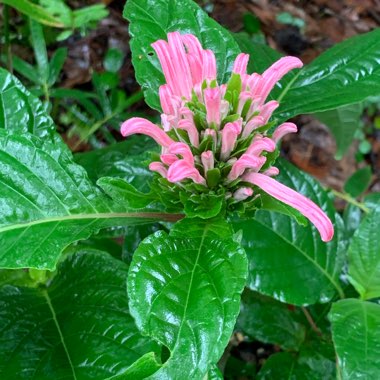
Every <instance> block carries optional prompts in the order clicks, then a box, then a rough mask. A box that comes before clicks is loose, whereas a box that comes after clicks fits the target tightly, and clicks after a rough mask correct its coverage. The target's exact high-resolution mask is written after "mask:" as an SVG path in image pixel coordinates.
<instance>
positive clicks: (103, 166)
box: [74, 136, 157, 192]
mask: <svg viewBox="0 0 380 380" xmlns="http://www.w3.org/2000/svg"><path fill="white" fill-rule="evenodd" d="M153 151H157V144H155V143H154V142H153V140H151V139H149V138H145V137H143V136H132V137H130V138H128V139H127V140H125V141H123V142H121V143H117V144H114V145H111V146H109V147H106V148H103V149H96V150H93V151H91V152H86V153H78V154H76V155H75V156H74V159H75V161H76V162H77V163H78V164H80V165H82V166H83V167H84V168H85V169H86V171H87V173H88V175H89V177H90V179H92V180H93V182H94V183H95V182H96V181H97V180H98V179H99V178H101V177H106V176H107V177H119V178H123V179H125V180H126V181H128V182H129V183H130V184H131V185H132V186H134V187H136V188H137V189H139V190H140V191H144V192H148V191H149V183H150V181H151V180H152V177H153V175H152V172H151V171H150V170H149V169H148V161H149V160H150V152H153Z"/></svg>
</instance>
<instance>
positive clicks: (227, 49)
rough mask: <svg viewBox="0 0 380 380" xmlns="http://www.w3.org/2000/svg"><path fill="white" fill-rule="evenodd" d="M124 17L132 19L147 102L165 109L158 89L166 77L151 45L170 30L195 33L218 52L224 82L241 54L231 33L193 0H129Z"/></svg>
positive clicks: (134, 46) (136, 57)
mask: <svg viewBox="0 0 380 380" xmlns="http://www.w3.org/2000/svg"><path fill="white" fill-rule="evenodd" d="M124 17H125V18H127V19H128V20H129V21H130V24H129V32H130V34H131V36H132V39H131V42H130V44H131V50H132V62H133V66H134V68H135V73H136V79H137V81H138V82H139V83H140V85H141V87H142V89H143V90H144V94H145V100H146V102H147V103H148V104H149V106H150V107H152V108H154V109H157V110H160V109H161V107H160V102H159V98H158V88H159V86H160V85H162V84H163V83H164V77H163V75H162V72H161V68H160V65H159V62H158V59H157V56H156V54H155V53H154V50H153V48H152V47H151V44H152V43H153V42H155V41H157V40H159V39H164V40H166V39H167V33H169V32H174V31H179V32H181V33H192V34H194V35H195V36H196V37H198V39H199V41H201V43H202V46H203V47H204V48H206V49H210V50H212V51H213V52H214V53H215V56H216V62H217V66H218V80H219V81H220V83H224V82H226V81H227V78H228V77H229V74H230V70H231V68H232V67H231V66H232V61H233V60H234V59H235V57H236V56H237V54H239V53H240V51H239V47H238V46H237V44H236V42H235V41H234V39H233V38H232V36H231V35H230V33H229V32H228V31H227V30H225V29H223V28H222V27H221V26H220V25H219V24H218V23H217V22H216V21H214V20H212V19H211V18H209V17H208V16H207V14H206V13H205V12H204V11H203V10H202V9H201V8H200V7H199V6H198V5H197V4H195V3H194V2H193V1H191V0H181V1H179V0H174V1H172V0H156V1H154V2H151V1H150V0H129V1H128V2H127V4H126V6H125V9H124Z"/></svg>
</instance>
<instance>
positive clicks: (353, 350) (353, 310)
mask: <svg viewBox="0 0 380 380" xmlns="http://www.w3.org/2000/svg"><path fill="white" fill-rule="evenodd" d="M330 320H331V323H332V333H333V340H334V344H335V349H336V352H337V354H338V360H339V367H340V371H341V377H340V378H341V379H343V380H348V379H349V380H355V379H377V378H378V377H379V368H380V361H379V358H380V305H378V304H375V303H371V302H366V301H361V300H357V299H346V300H343V301H339V302H337V303H334V304H333V306H332V308H331V312H330Z"/></svg>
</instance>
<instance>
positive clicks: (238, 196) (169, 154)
mask: <svg viewBox="0 0 380 380" xmlns="http://www.w3.org/2000/svg"><path fill="white" fill-rule="evenodd" d="M152 46H153V48H154V50H155V52H156V54H157V56H158V60H159V62H160V64H161V67H162V71H163V74H164V77H165V81H166V83H165V84H163V85H162V86H161V87H160V89H159V97H160V103H161V108H162V111H163V113H162V114H161V124H162V128H159V127H158V126H157V125H154V124H153V123H151V122H150V121H148V120H145V119H141V118H132V119H130V120H128V121H126V122H124V123H123V124H122V126H121V133H122V135H123V136H129V135H131V134H134V133H142V134H145V135H147V136H150V137H151V138H153V139H154V140H155V141H156V142H157V143H158V144H159V145H161V147H162V149H161V155H160V161H159V162H152V163H151V164H150V165H149V168H150V169H151V170H152V171H156V172H157V173H159V174H160V175H161V176H162V177H164V178H165V179H166V180H167V181H168V182H171V183H175V184H176V185H175V186H178V188H179V189H180V191H181V192H182V193H183V192H185V193H188V195H189V196H191V195H192V194H193V193H194V192H197V191H198V190H199V192H200V193H202V194H207V191H212V192H213V193H216V194H222V195H223V196H224V198H225V202H226V207H225V208H224V209H227V210H229V207H232V209H234V207H236V202H244V201H245V200H246V199H247V198H249V197H251V196H252V195H253V193H254V189H255V187H259V188H261V190H263V191H264V192H266V193H268V194H269V195H270V196H272V197H274V198H276V199H278V200H280V201H282V202H284V203H286V204H288V205H290V206H292V207H294V208H295V209H297V210H298V211H300V212H301V213H302V214H304V215H305V216H306V217H307V218H308V219H309V220H310V221H311V222H312V223H314V224H315V226H316V227H317V229H318V230H319V231H320V233H321V236H322V239H323V240H324V241H328V240H330V239H331V238H332V236H333V227H332V224H331V222H330V220H329V219H328V217H327V216H326V215H325V214H324V213H323V211H322V210H321V209H319V208H318V206H316V205H315V204H314V203H313V202H312V201H310V200H308V199H307V198H305V197H304V196H303V195H301V194H298V193H297V192H295V191H294V190H292V189H289V188H287V187H286V186H284V185H281V184H280V183H278V182H277V181H275V180H274V179H272V178H271V177H272V176H275V175H277V174H278V169H277V168H276V167H274V166H271V165H272V164H273V159H274V157H275V156H276V155H275V154H270V153H271V152H275V151H276V149H277V148H276V144H277V143H278V141H279V140H280V139H281V138H282V137H283V136H284V135H286V134H287V133H292V132H296V131H297V127H296V125H295V124H293V123H289V122H288V123H283V124H281V125H280V126H279V127H277V129H276V130H275V132H274V133H273V134H271V133H270V132H268V129H269V125H267V124H268V123H269V122H270V120H271V118H272V115H273V112H274V111H275V110H276V108H277V107H278V106H279V103H278V102H277V101H275V100H270V101H266V99H267V97H268V95H269V93H270V91H271V90H272V89H273V87H274V86H275V85H276V83H277V82H278V81H279V80H280V79H281V78H282V77H283V76H284V75H286V74H287V73H288V72H289V71H290V70H292V69H294V68H300V67H302V62H301V61H300V60H299V59H298V58H295V57H284V58H281V59H280V60H278V61H277V62H275V63H274V64H273V65H272V66H271V67H269V68H268V69H267V70H265V72H264V73H263V74H262V75H260V74H257V73H253V74H247V67H248V61H249V56H248V55H247V54H244V53H242V54H239V55H238V56H237V57H236V60H235V62H234V65H233V69H232V72H233V74H232V78H233V81H231V82H228V83H222V84H219V83H217V80H216V78H217V72H216V60H215V55H214V53H213V52H212V51H210V50H207V49H203V47H202V45H201V44H200V42H199V41H198V39H197V38H196V37H195V36H193V35H191V34H185V35H181V34H180V33H178V32H173V33H169V34H168V41H163V40H159V41H156V42H155V43H153V44H152ZM239 81H240V82H241V83H239ZM238 91H240V93H239V92H238ZM212 169H215V170H214V172H213V175H211V173H210V174H209V175H207V172H208V171H210V170H212ZM206 177H207V180H208V183H207V181H206V179H205V178H206ZM191 182H193V183H196V184H199V185H202V186H204V189H203V190H202V189H201V188H198V187H194V186H190V187H189V186H188V185H189V183H191ZM247 184H248V185H247ZM160 186H161V187H162V188H165V186H168V189H170V191H171V194H175V192H173V191H172V190H173V189H172V188H173V185H170V186H169V184H168V183H167V182H165V180H162V181H161V185H160ZM208 186H210V187H212V189H210V190H208ZM259 196H260V193H258V194H257V195H256V197H259ZM179 200H180V201H182V198H181V197H179ZM248 207H249V206H248Z"/></svg>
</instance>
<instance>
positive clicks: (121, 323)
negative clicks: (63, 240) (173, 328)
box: [0, 250, 159, 380]
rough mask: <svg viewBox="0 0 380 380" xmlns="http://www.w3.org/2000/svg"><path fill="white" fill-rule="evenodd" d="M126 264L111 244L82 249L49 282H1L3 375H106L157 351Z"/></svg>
mask: <svg viewBox="0 0 380 380" xmlns="http://www.w3.org/2000/svg"><path fill="white" fill-rule="evenodd" d="M127 270H128V266H127V265H126V264H124V263H123V262H121V261H119V260H116V259H114V258H112V257H111V256H110V255H108V254H107V253H105V252H100V251H96V250H82V251H79V252H77V253H75V254H74V255H72V256H70V257H68V258H67V259H66V260H65V261H64V262H63V263H62V264H60V265H59V268H58V273H57V275H56V276H55V277H54V279H53V280H52V282H51V283H50V284H49V285H48V286H47V287H40V288H34V289H33V288H26V287H15V286H11V285H5V286H3V287H2V288H0V305H1V306H0V324H1V326H2V329H1V332H0V341H1V342H2V348H1V356H0V377H1V378H2V379H31V378H33V377H34V378H35V379H39V380H45V379H46V380H47V379H58V378H67V379H105V378H108V377H111V376H113V375H116V374H119V373H123V372H125V371H127V370H128V369H129V368H131V366H132V367H133V366H134V362H135V361H136V360H139V359H140V357H141V356H142V355H144V354H146V353H148V352H155V353H157V354H158V353H159V348H158V346H157V344H155V343H154V342H153V341H151V340H150V339H149V338H146V337H143V336H141V335H140V333H139V332H138V330H137V328H136V326H135V323H134V321H133V318H132V317H131V315H130V313H129V310H128V300H127V297H126V292H125V279H126V276H127ZM151 355H152V354H151Z"/></svg>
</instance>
